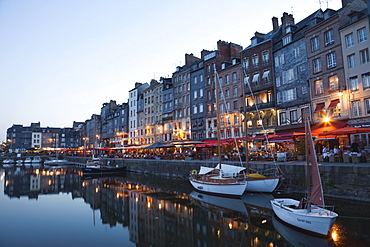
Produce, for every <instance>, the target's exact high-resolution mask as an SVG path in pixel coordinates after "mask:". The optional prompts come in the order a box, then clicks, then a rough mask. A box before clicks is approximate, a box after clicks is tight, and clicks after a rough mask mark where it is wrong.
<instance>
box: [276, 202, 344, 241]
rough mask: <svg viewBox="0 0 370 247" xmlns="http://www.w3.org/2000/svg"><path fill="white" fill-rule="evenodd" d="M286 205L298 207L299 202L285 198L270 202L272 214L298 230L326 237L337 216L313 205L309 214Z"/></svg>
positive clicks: (305, 210)
mask: <svg viewBox="0 0 370 247" xmlns="http://www.w3.org/2000/svg"><path fill="white" fill-rule="evenodd" d="M288 205H291V206H298V205H299V201H297V200H294V199H285V198H284V199H281V198H279V199H274V200H271V206H272V209H273V211H274V213H275V214H276V216H277V217H279V218H280V219H281V220H282V221H284V222H286V223H288V224H290V225H292V226H295V227H298V228H300V229H303V230H306V231H309V232H312V233H316V234H320V235H324V236H326V235H328V233H329V231H330V229H331V227H332V226H333V224H334V222H335V220H336V218H337V217H338V214H336V213H335V212H332V211H330V210H327V209H324V208H320V207H317V206H314V205H312V206H311V211H310V212H308V211H307V209H294V208H292V207H289V206H288Z"/></svg>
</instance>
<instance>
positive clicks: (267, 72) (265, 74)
mask: <svg viewBox="0 0 370 247" xmlns="http://www.w3.org/2000/svg"><path fill="white" fill-rule="evenodd" d="M269 74H270V70H266V71H265V72H263V75H262V79H265V78H268V77H269Z"/></svg>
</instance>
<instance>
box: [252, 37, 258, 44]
mask: <svg viewBox="0 0 370 247" xmlns="http://www.w3.org/2000/svg"><path fill="white" fill-rule="evenodd" d="M252 45H257V38H256V37H253V38H252Z"/></svg>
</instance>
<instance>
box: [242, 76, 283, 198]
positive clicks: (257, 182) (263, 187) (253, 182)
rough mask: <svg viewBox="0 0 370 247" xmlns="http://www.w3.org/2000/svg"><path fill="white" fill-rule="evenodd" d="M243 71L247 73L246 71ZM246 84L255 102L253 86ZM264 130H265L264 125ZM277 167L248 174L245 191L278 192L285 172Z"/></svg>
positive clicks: (246, 134) (246, 128) (247, 162)
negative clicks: (277, 189)
mask: <svg viewBox="0 0 370 247" xmlns="http://www.w3.org/2000/svg"><path fill="white" fill-rule="evenodd" d="M243 71H244V73H245V70H243ZM245 76H246V74H245ZM244 83H245V84H246V85H248V87H249V90H250V92H252V97H253V99H254V100H255V98H254V94H253V90H252V88H251V85H250V84H249V82H248V81H245V82H244ZM243 95H245V86H243ZM246 110H247V109H246V104H245V103H244V112H247V111H246ZM256 110H257V112H259V111H258V105H256ZM258 114H259V113H258ZM259 117H260V116H259ZM244 124H245V126H244V128H245V149H246V153H245V156H246V159H245V160H246V166H247V168H248V169H247V170H248V171H249V158H248V133H247V132H248V126H247V121H246V120H245V121H244ZM262 128H263V130H264V126H263V125H262ZM275 166H276V168H273V169H269V170H265V171H262V172H261V171H259V172H258V173H257V172H254V173H252V172H248V173H247V174H246V177H245V179H246V182H247V184H246V188H245V190H246V191H248V192H266V193H271V192H273V191H274V190H276V188H277V187H278V185H279V182H280V180H281V179H282V177H283V172H282V171H281V170H280V168H279V166H278V165H276V164H275Z"/></svg>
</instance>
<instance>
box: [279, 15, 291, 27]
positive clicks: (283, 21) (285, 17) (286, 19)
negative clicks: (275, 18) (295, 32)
mask: <svg viewBox="0 0 370 247" xmlns="http://www.w3.org/2000/svg"><path fill="white" fill-rule="evenodd" d="M281 24H282V25H283V26H285V25H287V24H294V18H293V15H289V14H288V13H287V12H284V13H283V17H281Z"/></svg>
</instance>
